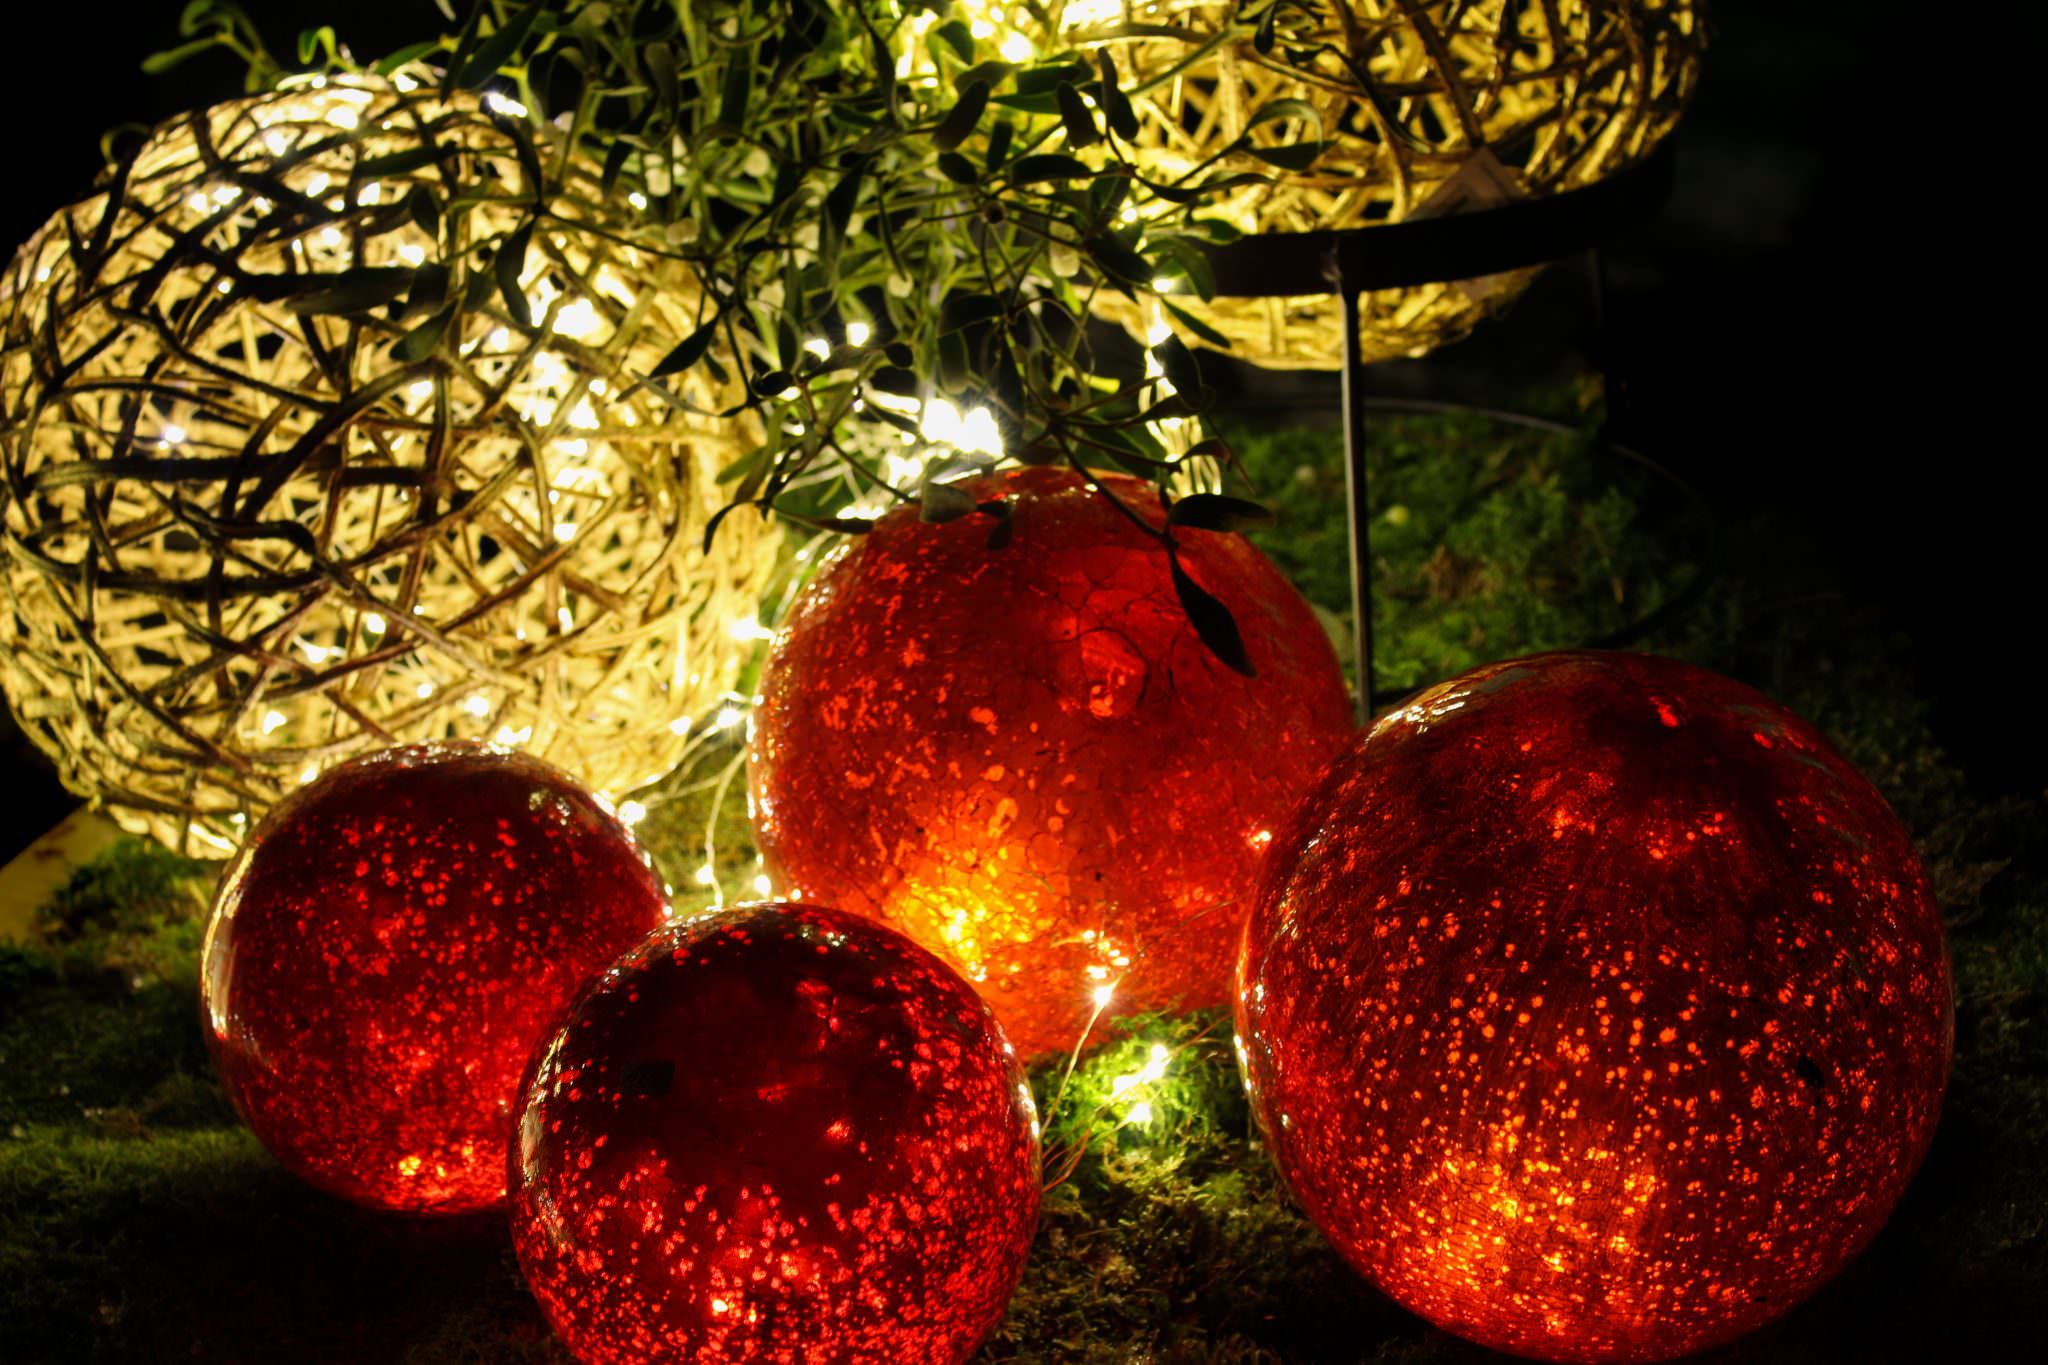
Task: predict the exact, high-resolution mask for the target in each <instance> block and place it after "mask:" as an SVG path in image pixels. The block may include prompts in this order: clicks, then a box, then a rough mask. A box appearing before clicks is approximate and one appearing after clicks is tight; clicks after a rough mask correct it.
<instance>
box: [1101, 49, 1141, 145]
mask: <svg viewBox="0 0 2048 1365" xmlns="http://www.w3.org/2000/svg"><path fill="white" fill-rule="evenodd" d="M1095 68H1096V72H1097V74H1098V75H1099V76H1100V77H1101V78H1102V85H1101V87H1100V89H1099V90H1098V92H1097V95H1096V98H1097V100H1098V101H1099V102H1100V103H1101V105H1102V112H1103V114H1104V116H1105V117H1107V118H1108V120H1109V126H1110V130H1111V131H1112V132H1114V133H1115V134H1116V135H1117V136H1118V137H1120V138H1122V139H1123V140H1124V141H1126V142H1128V141H1130V140H1131V139H1132V138H1134V137H1136V136H1137V135H1138V113H1137V110H1135V109H1133V108H1131V101H1130V97H1129V96H1127V95H1126V94H1124V92H1123V91H1122V90H1121V89H1119V88H1118V86H1117V83H1116V61H1115V59H1114V58H1112V57H1111V56H1110V55H1109V49H1108V48H1106V47H1100V48H1097V49H1096V50H1095Z"/></svg>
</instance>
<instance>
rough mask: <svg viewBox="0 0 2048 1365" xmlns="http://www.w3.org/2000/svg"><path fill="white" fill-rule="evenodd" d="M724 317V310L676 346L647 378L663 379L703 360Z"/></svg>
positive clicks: (650, 371) (715, 314)
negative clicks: (720, 320)
mask: <svg viewBox="0 0 2048 1365" xmlns="http://www.w3.org/2000/svg"><path fill="white" fill-rule="evenodd" d="M724 316H725V312H724V310H723V309H720V310H719V311H718V312H717V313H714V314H713V315H712V316H711V319H710V321H708V322H706V323H704V324H703V325H702V326H700V327H699V328H698V329H697V330H696V331H694V332H692V333H690V334H689V335H688V336H686V337H684V338H683V339H682V340H681V341H680V342H678V343H677V344H676V347H675V349H674V350H672V351H670V352H669V353H668V354H667V355H665V356H663V357H662V358H661V363H660V364H658V365H656V366H655V367H654V368H653V369H651V370H649V371H648V372H647V377H648V378H649V379H661V378H664V377H665V376H668V375H672V374H676V373H679V372H681V371H683V370H687V369H689V368H690V367H691V366H692V365H694V364H696V363H697V362H698V361H700V360H702V359H703V358H704V352H705V351H707V350H709V349H710V348H711V342H712V339H713V338H714V337H716V336H717V335H718V322H719V319H720V318H722V317H724Z"/></svg>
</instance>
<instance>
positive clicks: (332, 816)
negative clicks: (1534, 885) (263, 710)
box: [200, 743, 666, 1213]
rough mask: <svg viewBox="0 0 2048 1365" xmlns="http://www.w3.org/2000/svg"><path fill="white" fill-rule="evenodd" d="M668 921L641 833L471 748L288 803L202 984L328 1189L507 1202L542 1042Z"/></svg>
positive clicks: (304, 1172) (396, 758)
mask: <svg viewBox="0 0 2048 1365" xmlns="http://www.w3.org/2000/svg"><path fill="white" fill-rule="evenodd" d="M665 917H666V907H665V905H664V902H663V899H662V893H661V883H660V881H659V879H658V878H657V877H656V876H655V875H654V873H653V872H652V871H651V870H650V869H649V867H648V865H647V862H646V860H645V858H644V857H643V856H642V855H641V852H640V849H639V847H638V845H636V844H635V843H634V841H633V836H632V835H631V834H629V833H628V832H627V831H626V829H625V827H624V826H623V825H621V824H620V823H619V822H618V820H617V819H616V818H615V817H613V816H612V815H611V814H610V813H609V812H608V811H606V810H605V809H604V808H603V807H602V806H600V805H599V804H598V802H597V800H596V799H595V798H594V797H592V796H591V795H590V794H589V793H588V792H586V791H585V790H583V788H581V787H580V786H578V785H577V784H576V783H575V782H574V781H573V780H572V779H570V778H569V777H568V776H566V775H565V774H563V773H561V772H558V771H556V770H555V769H554V768H551V767H549V766H548V765H547V764H545V763H542V762H540V761H538V760H537V759H532V758H528V757H526V756H524V755H521V754H514V753H508V752H505V751H503V750H498V749H491V748H486V747H483V746H479V745H473V744H461V743H445V744H427V745H418V746H413V747H408V748H399V749H390V750H386V751H384V752H383V753H380V754H373V755H371V756H369V757H367V758H363V759H359V760H357V761H355V762H353V763H349V764H346V765H344V766H342V767H339V768H336V769H335V770H333V771H332V772H330V773H328V774H326V775H325V776H323V777H321V778H320V779H318V780H317V781H315V782H313V783H312V784H310V785H308V786H306V787H302V788H301V789H299V791H297V792H296V793H294V794H293V795H291V796H290V797H288V798H286V800H285V801H283V802H282V803H281V804H279V805H278V806H276V807H275V808H273V809H272V811H271V812H270V814H269V815H268V816H266V817H265V818H264V820H263V822H262V823H261V824H260V825H258V826H257V828H256V830H255V832H254V834H252V835H251V836H250V838H249V841H248V843H247V844H245V845H244V846H243V848H242V850H241V852H240V853H239V854H238V855H237V856H236V859H235V861H234V862H233V863H232V864H231V865H230V866H229V868H228V871H227V874H226V877H225V879H224V880H223V881H222V883H221V887H220V891H219V893H218V895H217V896H216V898H215V901H214V907H213V917H212V919H211V921H210V922H209V924H208V926H207V933H206V946H205V952H204V958H203V965H202V974H201V980H200V994H201V997H202V1005H203V1009H204V1016H205V1023H206V1026H207V1027H206V1038H207V1042H208V1044H209V1045H210V1048H211V1051H212V1053H213V1061H214V1066H215V1067H216V1069H218V1071H219V1072H220V1077H221V1080H222V1082H223V1083H224V1084H225V1085H226V1087H227V1090H228V1093H229V1095H231V1096H232V1097H233V1099H234V1102H235V1107H236V1108H237V1109H239V1110H240V1111H241V1114H242V1117H243V1118H244V1119H245V1120H246V1121H247V1122H248V1124H249V1126H250V1128H252V1129H254V1130H255V1133H256V1136H257V1137H258V1138H259V1139H261V1140H262V1142H263V1145H264V1146H265V1147H268V1148H269V1149H270V1151H271V1153H272V1154H273V1155H274V1156H276V1157H277V1159H278V1161H279V1162H281V1163H282V1164H283V1165H284V1166H285V1167H286V1168H287V1169H289V1170H291V1171H292V1172H293V1173H295V1174H297V1175H298V1176H300V1177H302V1178H303V1179H305V1180H307V1181H309V1182H311V1183H312V1184H314V1185H316V1186H319V1187H320V1188H322V1189H325V1190H328V1191H330V1192H332V1193H334V1194H339V1195H342V1196H344V1197H346V1198H349V1199H353V1200H356V1201H357V1202H359V1203H363V1204H369V1205H373V1206H376V1207H380V1208H388V1209H403V1210H408V1211H412V1212H419V1213H451V1212H458V1211H462V1210H466V1209H475V1208H480V1207H484V1206H487V1205H490V1204H495V1203H497V1202H499V1201H500V1200H502V1199H503V1198H504V1197H505V1151H506V1148H507V1146H508V1145H509V1144H510V1142H511V1139H512V1109H513V1104H514V1101H515V1100H516V1099H517V1097H518V1090H519V1078H520V1075H521V1073H522V1072H523V1070H524V1069H525V1066H526V1063H527V1059H528V1058H529V1057H530V1056H531V1055H532V1053H533V1049H534V1046H535V1045H536V1044H537V1043H538V1042H540V1040H541V1039H542V1038H543V1037H544V1036H546V1034H547V1032H548V1030H549V1029H550V1028H551V1027H552V1026H553V1025H554V1023H555V1021H556V1020H557V1018H559V1017H560V1015H561V1012H562V1010H563V1008H564V1007H565V1006H566V1005H567V1004H568V1003H569V1000H570V998H571V997H572V996H574V995H575V993H576V990H577V988H578V987H580V986H581V985H582V984H583V982H584V981H585V980H586V979H587V978H588V977H589V976H590V975H591V974H592V973H594V972H596V971H598V970H599V969H600V968H602V967H603V966H604V965H605V964H606V963H608V962H610V961H611V960H612V959H613V958H615V957H617V956H618V955H619V954H620V953H621V952H623V951H624V950H625V949H626V948H628V947H630V946H631V945H632V944H634V943H636V942H638V941H639V940H640V939H641V938H642V937H644V936H645V935H646V934H647V933H648V931H649V930H651V929H653V928H655V927H656V926H658V925H660V924H661V923H662V922H663V920H664V919H665Z"/></svg>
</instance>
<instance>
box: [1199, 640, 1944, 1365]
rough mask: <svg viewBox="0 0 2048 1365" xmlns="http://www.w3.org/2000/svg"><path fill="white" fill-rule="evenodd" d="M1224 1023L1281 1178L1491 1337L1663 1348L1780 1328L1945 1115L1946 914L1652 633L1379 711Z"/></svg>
mask: <svg viewBox="0 0 2048 1365" xmlns="http://www.w3.org/2000/svg"><path fill="white" fill-rule="evenodd" d="M1238 1029H1239V1035H1240V1047H1241V1048H1242V1049H1243V1055H1244V1062H1245V1075H1246V1080H1247V1082H1248V1084H1249V1085H1250V1087H1251V1091H1252V1095H1253V1105H1254V1110H1255V1112H1256V1113H1257V1114H1258V1117H1259V1120H1260V1123H1261V1125H1262V1127H1263V1129H1264V1131H1265V1134H1266V1137H1267V1139H1268V1141H1269V1143H1270V1145H1271V1148H1272V1151H1273V1154H1274V1157H1275V1158H1276V1160H1277V1161H1278V1163H1279V1166H1280V1169H1281V1171H1282V1172H1283V1174H1284V1175H1285V1176H1286V1178H1287V1181H1288V1184H1289V1185H1290V1186H1291V1187H1292V1188H1293V1190H1294V1192H1295V1194H1296V1195H1297V1197H1298V1198H1299V1199H1300V1201H1301V1203H1302V1205H1303V1207H1304V1208H1305V1210H1306V1211H1307V1213H1308V1215H1309V1217H1310V1218H1311V1219H1312V1220H1314V1222H1315V1223H1316V1225H1317V1226H1318V1227H1320V1228H1321V1229H1322V1230H1323V1232H1324V1233H1325V1235H1327V1236H1328V1237H1329V1239H1330V1241H1331V1242H1332V1243H1334V1244H1335V1246H1336V1247H1337V1249H1338V1251H1340V1252H1341V1253H1342V1254H1343V1255H1344V1256H1345V1258H1346V1259H1348V1260H1349V1261H1350V1262H1351V1264H1352V1265H1353V1266H1355V1267H1356V1268H1357V1269H1359V1270H1360V1271H1362V1272H1364V1273H1365V1274H1366V1275H1367V1276H1368V1277H1370V1278H1371V1279H1372V1280H1373V1281H1374V1282H1375V1283H1377V1284H1378V1285H1379V1286H1380V1287H1381V1288H1382V1289H1384V1290H1385V1291H1386V1292H1387V1293H1388V1294H1389V1295H1391V1296H1392V1297H1393V1298H1395V1299H1396V1300H1398V1301H1400V1302H1401V1303H1403V1304H1405V1305H1406V1306H1408V1307H1409V1308H1411V1309H1413V1310H1414V1311H1416V1312H1417V1313H1420V1314H1421V1315H1422V1316H1424V1317H1426V1318H1429V1319H1430V1320H1432V1321H1434V1322H1436V1323H1438V1324H1439V1325H1441V1326H1443V1327H1445V1328H1448V1329H1449V1330H1451V1331H1453V1332H1456V1333H1458V1334H1460V1335H1462V1336H1465V1337H1469V1338H1471V1339H1472V1340H1474V1341H1478V1342H1481V1343H1483V1344H1485V1345H1487V1346H1491V1347H1495V1348H1497V1349H1499V1350H1503V1351H1510V1352H1514V1353H1517V1354H1521V1355H1529V1356H1535V1357H1538V1358H1540V1359H1546V1360H1559V1361H1650V1360H1662V1359H1665V1358H1667V1357H1670V1356H1675V1355H1680V1354H1683V1353H1685V1352H1688V1351H1694V1350H1699V1349H1701V1348H1703V1347H1706V1346H1710V1345H1713V1344H1715V1343H1717V1342H1722V1341H1725V1340H1727V1339H1729V1338H1731V1337H1734V1336H1736V1335H1738V1334H1740V1333H1742V1332H1744V1331H1747V1330H1749V1329H1750V1328H1753V1327H1755V1326H1757V1325H1758V1324H1760V1323H1762V1322H1765V1321H1766V1320H1768V1319H1770V1318H1773V1317H1776V1316H1777V1315H1779V1314H1780V1313H1783V1312H1784V1311H1786V1309H1788V1308H1790V1307H1791V1306H1792V1305H1793V1304H1795V1303H1797V1302H1798V1301H1799V1300H1800V1299H1801V1298H1802V1297H1803V1296H1805V1295H1806V1294H1808V1293H1809V1292H1811V1291H1812V1290H1813V1289H1814V1288H1815V1287H1816V1286H1817V1285H1819V1284H1820V1283H1821V1282H1822V1281H1823V1280H1825V1279H1827V1278H1828V1277H1829V1276H1830V1275H1832V1274H1833V1273H1834V1272H1835V1271H1836V1270H1838V1269H1839V1268H1840V1267H1841V1266H1842V1265H1843V1264H1844V1263H1845V1262H1846V1261H1847V1260H1848V1259H1849V1258H1850V1257H1852V1256H1853V1255H1855V1254H1856V1252H1857V1251H1858V1250H1859V1249H1860V1248H1862V1246H1863V1245H1864V1244H1865V1243H1866V1242H1868V1241H1869V1240H1870V1238H1871V1237H1872V1236H1873V1235H1874V1234H1875V1233H1876V1232H1877V1230H1878V1227H1879V1225H1880V1224H1882V1223H1883V1222H1884V1220H1885V1217H1886V1216H1887V1214H1889V1213H1890V1211H1891V1208H1892V1205H1893V1203H1894V1202H1895V1201H1896V1200H1897V1199H1898V1197H1899V1194H1900V1192H1901V1191H1902V1190H1903V1189H1904V1188H1905V1186H1906V1182H1907V1181H1908V1180H1909V1179H1910V1178H1911V1176H1912V1174H1913V1171H1914V1169H1915V1167H1916V1166H1917V1165H1918V1164H1919V1162H1920V1158H1921V1156H1922V1155H1923V1154H1924V1153H1925V1152H1926V1150H1927V1145H1928V1142H1929V1140H1930V1139H1931V1137H1932V1135H1933V1132H1934V1125H1935V1118H1936V1115H1937V1114H1938V1112H1939V1111H1940V1107H1941V1097H1942V1090H1943V1087H1944V1084H1945V1082H1946V1079H1947V1072H1948V1057H1949V1040H1950V1006H1949V982H1948V961H1947V953H1946V949H1945V946H1944V942H1943V937H1942V927H1941V918H1940V913H1939V910H1938V907H1937V906H1936V904H1935V901H1934V899H1933V897H1932V895H1931V894H1930V892H1929V890H1928V886H1927V882H1926V880H1925V878H1924V876H1923V874H1922V872H1921V868H1920V865H1919V862H1918V861H1917V859H1916V858H1915V856H1914V853H1913V849H1912V846H1911V844H1910V843H1909V842H1908V840H1907V837H1906V833H1905V830H1904V829H1903V828H1901V827H1900V825H1899V822H1898V820H1897V818H1896V817H1894V816H1893V815H1892V813H1891V811H1890V810H1889V809H1888V808H1887V807H1886V805H1885V803H1884V801H1883V799H1882V798H1881V797H1879V795H1878V794H1877V792H1876V791H1875V790H1874V789H1872V787H1871V786H1870V784H1869V783H1868V782H1866V781H1865V780H1864V779H1863V778H1862V777H1861V776H1860V775H1858V774H1857V772H1856V771H1855V770H1854V769H1853V768H1851V767H1850V766H1849V765H1848V764H1847V763H1846V762H1844V761H1843V760H1842V758H1841V757H1840V756H1839V755H1837V754H1836V753H1835V752H1834V751H1833V750H1832V749H1830V748H1829V747H1828V745H1827V744H1826V742H1825V741H1823V740H1822V739H1821V737H1820V735H1819V734H1818V733H1817V732H1816V731H1815V730H1814V729H1813V728H1812V727H1811V726H1809V725H1808V724H1806V723H1805V722H1804V721H1802V720H1800V719H1799V718H1798V717H1797V716H1794V715H1793V714H1792V713H1791V712H1789V711H1787V710H1785V708H1783V707H1782V706H1779V705H1777V704H1776V703H1774V702H1772V701H1770V700H1769V699H1767V698H1766V697H1764V696H1763V695H1762V694H1760V693H1758V692H1755V691H1752V690H1751V689H1749V688H1747V687H1744V686H1742V685H1740V684H1738V683H1734V682H1730V681H1728V680H1727V679H1725V678H1720V677H1717V676H1715V675H1713V674H1711V673H1707V672H1704V671H1702V670H1700V669H1697V668H1693V667H1690V666H1688V665H1685V664H1681V663H1676V662H1673V661H1671V660H1668V659H1659V658H1653V657H1650V656H1646V655H1628V654H1585V653H1580V654H1550V655H1544V656H1541V657H1538V658H1533V659H1522V660H1517V661H1513V662H1510V663H1503V664H1495V665H1491V666H1489V667H1486V668H1481V669H1478V670H1476V671H1474V672H1471V673H1467V674H1465V675H1464V676H1463V677H1460V678H1457V679H1455V680H1453V681H1451V682H1448V683H1444V684H1442V685H1441V686H1438V687H1435V688H1432V689H1431V690H1429V691H1428V692H1425V693H1423V694H1422V695H1421V696H1419V697H1417V698H1416V699H1415V700H1413V701H1411V702H1410V703H1409V704H1407V705H1406V706H1403V707H1401V708H1400V709H1399V710H1397V711H1394V712H1392V713H1391V714H1389V715H1387V716H1385V717H1383V718H1382V719H1381V720H1380V721H1379V722H1378V723H1377V724H1376V725H1375V726H1373V728H1372V729H1371V731H1370V732H1369V733H1368V734H1367V735H1366V736H1365V737H1364V738H1363V739H1362V740H1361V741H1360V742H1359V743H1358V744H1357V745H1356V746H1354V747H1353V749H1352V751H1351V752H1350V754H1349V755H1348V756H1347V757H1345V758H1343V759H1340V760H1339V761H1338V762H1337V764H1336V765H1335V766H1334V767H1333V768H1332V770H1331V772H1330V775H1329V776H1328V778H1327V779H1326V780H1325V782H1324V783H1323V785H1322V787H1321V788H1320V789H1319V790H1318V791H1317V792H1316V794H1315V795H1314V796H1313V797H1312V798H1311V799H1310V800H1309V801H1308V802H1307V803H1305V804H1304V806H1303V808H1302V809H1301V811H1300V812H1299V813H1298V814H1297V815H1296V817H1295V819H1294V820H1293V821H1292V822H1291V823H1290V825H1289V826H1288V828H1287V829H1286V830H1285V831H1284V832H1283V833H1282V834H1281V836H1280V838H1279V839H1278V840H1277V841H1276V843H1275V844H1274V847H1273V856H1272V860H1271V862H1270V863H1269V864H1268V867H1267V870H1266V874H1265V878H1264V880H1263V882H1262V885H1261V888H1260V892H1259V894H1258V897H1257V901H1256V904H1255V906H1254V908H1253V910H1252V913H1251V917H1250V919H1249V921H1248V922H1247V924H1246V927H1245V940H1244V951H1243V957H1242V960H1241V963H1240V983H1239V1000H1238Z"/></svg>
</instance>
